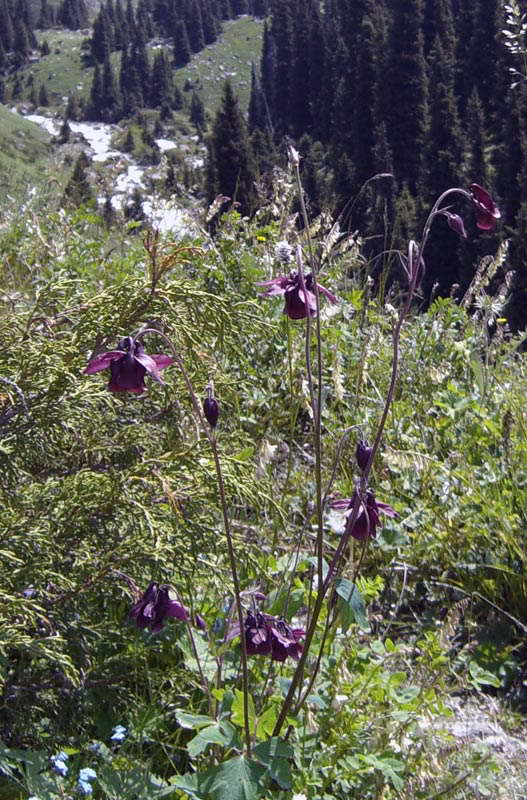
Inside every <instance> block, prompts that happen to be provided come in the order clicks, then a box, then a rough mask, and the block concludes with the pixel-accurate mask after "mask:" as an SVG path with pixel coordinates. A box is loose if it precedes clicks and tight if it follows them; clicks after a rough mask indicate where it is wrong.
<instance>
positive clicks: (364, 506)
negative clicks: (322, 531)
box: [330, 489, 398, 542]
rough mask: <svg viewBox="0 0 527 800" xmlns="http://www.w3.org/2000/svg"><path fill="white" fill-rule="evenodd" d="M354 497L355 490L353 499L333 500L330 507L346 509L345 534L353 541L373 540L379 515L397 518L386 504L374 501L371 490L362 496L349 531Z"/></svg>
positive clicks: (394, 512)
mask: <svg viewBox="0 0 527 800" xmlns="http://www.w3.org/2000/svg"><path fill="white" fill-rule="evenodd" d="M356 497H357V491H356V490H355V492H354V493H353V497H351V498H347V499H346V498H342V499H341V500H333V501H332V502H331V504H330V505H331V508H345V509H346V513H345V515H344V516H345V517H346V520H347V522H346V530H345V533H346V534H348V535H351V536H353V538H354V539H358V540H359V541H360V542H362V541H364V539H368V538H369V537H372V538H375V536H376V530H377V526H378V525H379V524H380V521H381V519H380V516H379V514H381V513H382V514H386V516H387V517H397V516H398V514H397V511H395V509H393V508H392V507H391V506H389V505H387V503H381V502H380V501H378V500H376V499H375V495H374V493H373V490H372V489H368V490H367V491H366V493H365V495H364V499H362V500H361V504H360V507H359V513H358V514H357V517H356V519H355V522H354V523H353V526H352V527H351V529H350V527H349V525H350V521H351V517H352V515H353V506H354V504H355V499H356Z"/></svg>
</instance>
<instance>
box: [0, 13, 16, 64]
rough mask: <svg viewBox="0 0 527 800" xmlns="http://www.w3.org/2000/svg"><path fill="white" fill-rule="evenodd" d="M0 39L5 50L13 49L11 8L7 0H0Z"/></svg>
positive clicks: (13, 33) (13, 31)
mask: <svg viewBox="0 0 527 800" xmlns="http://www.w3.org/2000/svg"><path fill="white" fill-rule="evenodd" d="M0 41H1V42H2V44H3V46H4V50H5V51H6V52H9V51H10V50H13V45H14V41H15V29H14V27H13V20H12V17H11V9H10V7H9V4H8V2H7V0H1V1H0Z"/></svg>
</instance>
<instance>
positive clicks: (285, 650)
mask: <svg viewBox="0 0 527 800" xmlns="http://www.w3.org/2000/svg"><path fill="white" fill-rule="evenodd" d="M244 627H245V646H246V648H247V655H248V656H271V658H272V659H273V661H285V660H286V658H287V657H288V656H291V658H293V659H294V660H295V661H298V659H299V658H300V656H301V654H302V649H303V647H302V645H301V644H300V640H301V639H303V638H304V636H305V634H306V632H305V630H304V629H303V628H291V626H290V625H288V624H287V622H285V620H283V619H281V618H280V617H273V616H272V615H271V614H263V613H262V612H261V611H255V612H254V613H252V612H249V613H248V614H247V616H246V618H245V622H244ZM239 633H240V629H239V627H238V626H237V625H234V626H233V627H232V629H231V631H230V632H229V635H228V637H227V640H229V641H230V640H231V639H234V638H235V637H236V636H239Z"/></svg>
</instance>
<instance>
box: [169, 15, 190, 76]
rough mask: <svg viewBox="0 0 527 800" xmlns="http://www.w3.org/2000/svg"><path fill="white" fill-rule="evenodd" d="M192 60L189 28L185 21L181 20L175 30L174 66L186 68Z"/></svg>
mask: <svg viewBox="0 0 527 800" xmlns="http://www.w3.org/2000/svg"><path fill="white" fill-rule="evenodd" d="M190 58H191V50H190V42H189V40H188V33H187V26H186V25H185V22H184V21H183V20H179V21H178V22H176V27H175V28H174V62H173V63H174V66H175V67H184V66H185V65H186V64H188V63H189V61H190Z"/></svg>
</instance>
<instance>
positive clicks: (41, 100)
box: [38, 83, 49, 107]
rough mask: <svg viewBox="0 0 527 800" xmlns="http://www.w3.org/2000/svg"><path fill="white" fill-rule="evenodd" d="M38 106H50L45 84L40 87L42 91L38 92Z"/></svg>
mask: <svg viewBox="0 0 527 800" xmlns="http://www.w3.org/2000/svg"><path fill="white" fill-rule="evenodd" d="M38 104H39V106H44V107H46V106H49V96H48V90H47V89H46V84H45V83H42V84H41V85H40V89H39V92H38Z"/></svg>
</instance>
